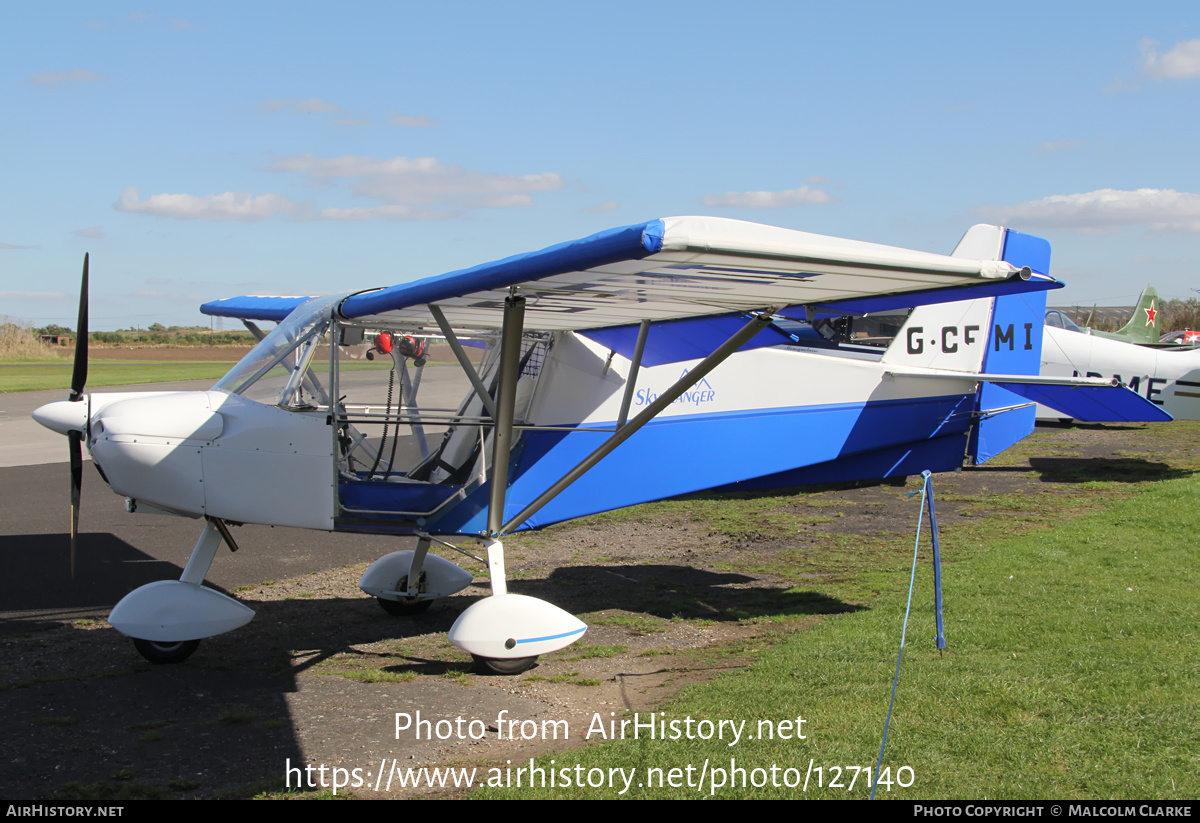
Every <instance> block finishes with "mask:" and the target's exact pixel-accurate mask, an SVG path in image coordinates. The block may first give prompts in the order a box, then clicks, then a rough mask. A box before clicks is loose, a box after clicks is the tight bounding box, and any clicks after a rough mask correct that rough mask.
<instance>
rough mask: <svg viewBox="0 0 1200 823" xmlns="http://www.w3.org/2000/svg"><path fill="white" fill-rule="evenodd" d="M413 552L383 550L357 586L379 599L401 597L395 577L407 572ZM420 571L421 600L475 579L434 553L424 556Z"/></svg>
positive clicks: (453, 590)
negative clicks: (422, 576)
mask: <svg viewBox="0 0 1200 823" xmlns="http://www.w3.org/2000/svg"><path fill="white" fill-rule="evenodd" d="M413 554H415V552H413V551H412V550H411V549H405V550H404V551H399V552H392V553H391V554H385V555H384V556H383V557H381V558H379V559H378V560H376V561H375V562H374V563H372V564H371V567H370V568H369V569H367V570H366V572H365V573H364V574H363V576H362V579H361V580H359V581H358V587H359V588H360V589H362V590H363V591H364V592H366V593H367V594H369V595H371V596H372V597H378V598H380V599H381V600H397V601H398V600H400V599H401V597H403V596H404V595H403V594H402V593H401V594H397V592H396V581H397V580H399V579H400V578H402V577H407V576H408V571H409V568H410V567H411V566H412V559H413ZM423 573H424V575H425V591H424V592H422V593H421V594H420V595H418V596H419V597H420V598H421V599H422V600H433V599H435V598H438V597H449V596H450V595H452V594H454V593H456V592H460V591H462V590H463V589H465V588H466V587H467V586H469V585H471V581H472V580H474V577H472V575H471V573H470V572H468V571H466V570H464V569H461V568H459V567H458V566H456V565H454V564H453V563H451V562H450V561H449V560H446V559H444V558H441V557H438V556H437V555H435V554H427V555H426V556H425V563H424V568H423Z"/></svg>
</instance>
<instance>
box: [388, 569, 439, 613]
mask: <svg viewBox="0 0 1200 823" xmlns="http://www.w3.org/2000/svg"><path fill="white" fill-rule="evenodd" d="M417 590H418V591H424V590H425V572H421V582H420V585H419V586H418V588H417ZM396 591H398V592H402V591H408V575H407V574H406V575H404V577H401V578H400V579H399V580H398V581H396ZM375 599H376V600H378V601H379V608H381V609H383V610H384V611H385V612H387V613H388V614H390V615H392V616H393V617H412V616H413V615H415V614H424V613H425V612H427V611H429V607H430V606H432V605H433V601H432V600H422V599H420V598H419V597H402V598H400V599H399V600H386V599H384V598H382V597H377V598H375Z"/></svg>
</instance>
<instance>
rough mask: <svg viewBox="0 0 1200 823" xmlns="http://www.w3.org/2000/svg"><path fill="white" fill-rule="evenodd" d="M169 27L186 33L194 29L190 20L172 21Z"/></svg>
mask: <svg viewBox="0 0 1200 823" xmlns="http://www.w3.org/2000/svg"><path fill="white" fill-rule="evenodd" d="M171 25H172V26H174V27H175V28H176V29H177V30H179V31H187V30H188V29H194V28H195V27H196V24H195V23H193V22H192V21H191V20H172V21H171Z"/></svg>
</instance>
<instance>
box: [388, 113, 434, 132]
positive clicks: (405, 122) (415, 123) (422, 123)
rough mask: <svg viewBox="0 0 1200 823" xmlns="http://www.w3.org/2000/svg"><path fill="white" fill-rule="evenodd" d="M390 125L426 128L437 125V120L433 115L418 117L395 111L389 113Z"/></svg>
mask: <svg viewBox="0 0 1200 823" xmlns="http://www.w3.org/2000/svg"><path fill="white" fill-rule="evenodd" d="M388 125H389V126H409V127H416V128H426V127H428V126H436V125H437V121H436V120H434V119H433V118H432V117H417V116H415V115H412V114H401V113H400V112H398V111H394V112H391V113H390V114H389V115H388Z"/></svg>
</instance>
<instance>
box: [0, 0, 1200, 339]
mask: <svg viewBox="0 0 1200 823" xmlns="http://www.w3.org/2000/svg"><path fill="white" fill-rule="evenodd" d="M5 12H6V14H5V25H4V26H3V27H0V106H2V109H0V110H2V111H3V112H4V116H3V120H2V121H0V122H2V123H3V127H2V128H0V149H2V151H0V315H3V316H6V317H8V318H12V319H16V320H19V321H22V322H27V323H30V324H32V325H35V326H40V325H45V324H47V323H58V324H61V325H66V326H72V327H73V326H74V324H75V314H76V303H77V300H78V288H79V285H78V283H79V273H80V270H81V266H82V261H83V255H84V253H85V252H88V253H90V255H91V316H92V322H91V327H92V329H93V330H110V329H118V328H129V327H135V326H136V327H140V328H145V327H146V326H149V325H150V324H152V323H155V322H160V323H164V324H166V325H193V324H205V325H207V323H208V322H209V321H208V318H206V317H204V316H203V315H201V314H200V313H199V305H200V304H201V303H203V302H206V301H208V300H214V299H217V298H221V297H231V296H235V295H241V294H332V293H338V292H344V291H350V290H355V289H366V288H372V287H377V286H388V285H393V284H395V283H401V282H406V281H409V280H414V279H417V278H421V277H426V276H430V275H435V274H440V273H442V272H446V271H452V270H455V269H459V268H463V267H466V266H471V265H475V264H478V263H482V262H486V261H489V260H495V259H499V258H502V257H506V256H508V255H511V254H517V253H521V252H527V251H533V250H535V249H539V248H543V247H545V246H549V245H552V244H555V243H559V242H563V241H566V240H571V239H575V238H578V237H584V236H587V235H589V234H592V233H594V232H597V231H601V230H604V229H608V228H613V227H616V226H622V225H627V224H631V223H637V222H642V221H645V220H650V219H653V218H656V217H665V216H671V215H683V214H705V215H715V216H722V217H732V218H737V219H741V220H750V221H754V222H758V223H767V224H771V225H777V226H784V227H787V228H795V229H802V230H805V231H811V232H817V233H821V234H830V235H835V236H839V237H848V238H853V239H856V240H866V241H871V242H877V243H886V244H890V245H897V246H903V247H907V248H913V249H920V250H923V251H932V252H940V253H949V252H950V251H951V250H952V249H953V248H954V245H955V244H956V243H957V241H958V239H959V238H960V237H961V236H962V234H963V232H965V231H966V229H967V228H968V227H969V226H971V225H972V224H974V223H980V222H983V223H999V224H1003V225H1007V226H1010V227H1012V228H1016V229H1019V230H1021V231H1024V232H1028V233H1031V234H1036V235H1038V236H1041V237H1045V238H1046V239H1048V240H1049V241H1050V243H1051V246H1052V250H1053V252H1052V255H1053V256H1052V262H1051V273H1052V274H1054V275H1055V276H1057V277H1058V278H1060V279H1061V280H1063V281H1065V282H1066V283H1067V287H1066V288H1065V289H1064V290H1062V291H1060V292H1057V293H1056V294H1053V295H1051V297H1050V303H1051V304H1052V305H1076V304H1078V305H1089V306H1090V305H1092V304H1098V305H1101V306H1109V305H1133V303H1134V302H1136V298H1137V295H1138V292H1140V291H1141V289H1142V287H1143V286H1146V285H1153V286H1155V287H1156V288H1157V289H1158V291H1159V294H1160V295H1162V296H1163V297H1194V296H1196V291H1193V289H1197V290H1200V276H1197V275H1200V271H1198V270H1197V269H1198V264H1200V162H1197V157H1196V151H1197V145H1198V141H1197V136H1198V135H1200V6H1198V5H1197V4H1196V3H1195V2H1168V1H1164V2H1154V3H1140V4H1131V3H1127V2H1123V3H1103V2H1094V3H1087V4H1083V3H1078V4H1071V3H1037V4H1034V3H1022V2H1010V3H1003V4H964V3H934V2H926V3H916V4H897V3H849V2H846V3H836V2H824V3H819V4H818V3H806V2H799V0H796V1H795V2H765V1H763V2H740V3H732V2H723V3H709V2H703V1H702V0H690V2H669V1H667V0H664V2H655V3H645V2H640V3H631V2H617V1H616V0H606V2H604V3H588V4H585V3H567V2H520V0H514V2H506V3H494V2H490V3H485V2H478V3H476V2H459V3H455V2H445V3H438V4H433V3H428V2H423V3H406V2H387V3H370V2H350V3H344V4H337V5H336V6H335V5H334V4H330V3H304V2H287V3H283V2H278V3H276V2H253V3H226V2H215V1H214V2H205V3H165V2H164V3H144V4H123V3H117V2H108V3H95V2H86V3H85V2H75V3H73V2H55V3H33V2H22V0H13V1H12V2H10V3H8V4H6V5H5ZM223 322H224V324H225V326H224V327H225V328H232V327H233V326H234V325H235V324H236V321H231V320H225V321H223Z"/></svg>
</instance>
